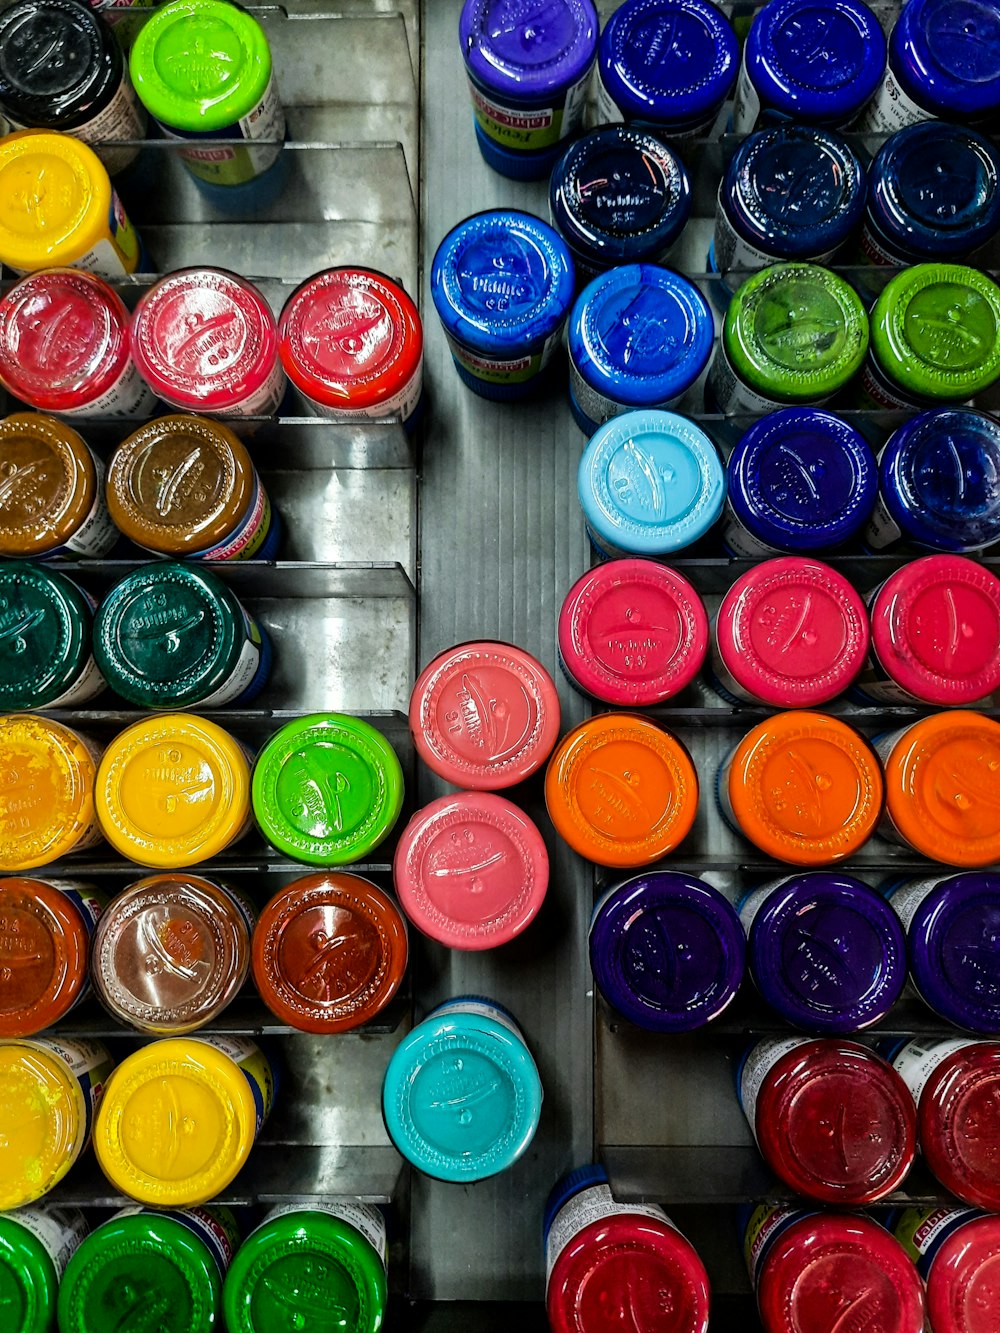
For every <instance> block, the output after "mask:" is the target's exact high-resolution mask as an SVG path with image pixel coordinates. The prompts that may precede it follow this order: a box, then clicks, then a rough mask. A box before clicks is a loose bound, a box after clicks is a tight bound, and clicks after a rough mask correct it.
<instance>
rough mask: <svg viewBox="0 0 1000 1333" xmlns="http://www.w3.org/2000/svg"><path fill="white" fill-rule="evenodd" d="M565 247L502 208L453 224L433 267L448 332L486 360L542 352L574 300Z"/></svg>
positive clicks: (540, 226)
mask: <svg viewBox="0 0 1000 1333" xmlns="http://www.w3.org/2000/svg"><path fill="white" fill-rule="evenodd" d="M573 287H574V272H573V260H572V258H571V257H570V253H569V250H568V249H567V247H566V242H565V241H564V240H563V239H562V237H561V236H560V235H559V234H558V232H556V231H554V230H553V228H552V227H550V226H548V225H547V224H546V223H544V222H542V221H541V220H540V219H539V218H536V217H532V216H531V214H529V213H520V212H517V211H516V210H514V209H507V208H500V209H494V210H492V211H490V212H485V213H476V214H474V215H473V216H472V217H471V218H466V220H465V221H464V222H460V223H459V224H458V226H457V227H453V228H452V230H451V231H450V232H449V233H448V234H447V236H446V237H445V238H444V240H443V241H442V242H441V244H440V245H439V246H438V248H437V253H436V254H435V256H434V260H433V263H432V264H431V296H432V297H433V300H434V306H435V309H436V310H437V312H438V315H439V316H440V319H441V323H442V324H443V325H444V330H445V332H446V333H447V334H448V335H449V336H450V337H452V338H454V339H455V340H456V341H457V342H459V343H461V344H462V345H463V346H465V347H468V348H470V349H471V350H472V351H474V352H480V353H482V354H483V355H486V356H492V357H501V358H502V357H504V356H509V357H511V358H514V357H517V356H519V355H523V354H524V353H525V352H526V351H527V350H529V349H532V348H536V347H539V346H540V345H541V344H542V343H544V341H545V339H546V338H548V337H549V336H550V334H552V333H554V332H555V331H556V329H558V328H559V326H560V324H561V323H562V321H563V320H564V319H565V317H566V312H567V311H568V310H569V307H570V303H571V301H572V300H573Z"/></svg>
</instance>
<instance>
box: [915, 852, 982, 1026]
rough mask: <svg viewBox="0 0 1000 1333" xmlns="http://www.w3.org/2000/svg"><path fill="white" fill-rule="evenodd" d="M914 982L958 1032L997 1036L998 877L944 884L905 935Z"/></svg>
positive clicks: (979, 876) (969, 877)
mask: <svg viewBox="0 0 1000 1333" xmlns="http://www.w3.org/2000/svg"><path fill="white" fill-rule="evenodd" d="M908 942H909V954H910V968H911V970H912V973H913V980H914V982H915V984H916V986H917V989H918V990H919V991H920V994H921V995H922V996H923V998H924V1000H925V1001H926V1002H927V1003H928V1004H929V1005H930V1007H931V1008H932V1009H933V1010H935V1011H936V1012H937V1013H939V1014H940V1015H941V1017H942V1018H945V1019H947V1020H948V1022H949V1023H955V1024H957V1025H958V1026H959V1027H963V1028H967V1029H968V1030H969V1031H971V1032H979V1033H982V1034H984V1035H996V1034H997V1033H1000V875H998V874H995V873H989V872H985V873H974V874H968V875H953V876H952V877H951V878H950V879H945V880H942V881H941V883H939V884H938V885H937V886H936V888H933V889H932V890H931V891H930V893H928V894H927V896H926V897H925V898H924V900H923V901H922V902H921V903H920V905H919V906H918V907H917V910H916V911H915V912H914V914H913V919H912V920H911V922H910V927H909V931H908Z"/></svg>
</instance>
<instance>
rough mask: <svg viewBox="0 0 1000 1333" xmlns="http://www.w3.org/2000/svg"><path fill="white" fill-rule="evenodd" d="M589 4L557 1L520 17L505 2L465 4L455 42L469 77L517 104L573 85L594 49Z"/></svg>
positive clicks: (470, 1)
mask: <svg viewBox="0 0 1000 1333" xmlns="http://www.w3.org/2000/svg"><path fill="white" fill-rule="evenodd" d="M597 26H598V25H597V14H596V12H595V10H594V6H593V5H592V4H591V2H590V0H556V3H555V4H552V5H549V6H547V7H546V8H543V9H541V10H537V9H532V10H531V11H527V10H526V11H524V12H523V13H519V12H518V11H517V9H516V8H515V9H513V10H512V9H511V8H510V6H509V5H507V4H506V0H465V4H464V5H463V6H462V14H461V18H460V19H459V24H458V40H459V45H460V47H461V50H462V58H463V59H464V61H465V68H466V71H467V72H468V74H469V77H470V78H472V79H473V80H475V82H476V83H478V84H480V85H481V86H482V87H484V88H486V89H487V90H488V91H490V92H493V93H496V94H497V95H498V96H505V97H507V98H513V99H515V100H516V101H541V102H543V104H544V99H551V98H552V97H553V96H555V95H556V94H558V93H560V92H563V91H564V90H565V89H566V88H567V87H568V86H569V85H570V84H574V83H577V82H578V81H579V80H580V79H581V78H582V77H583V76H584V74H586V73H587V71H588V69H589V68H590V65H591V62H592V61H593V59H594V52H595V51H596V49H597Z"/></svg>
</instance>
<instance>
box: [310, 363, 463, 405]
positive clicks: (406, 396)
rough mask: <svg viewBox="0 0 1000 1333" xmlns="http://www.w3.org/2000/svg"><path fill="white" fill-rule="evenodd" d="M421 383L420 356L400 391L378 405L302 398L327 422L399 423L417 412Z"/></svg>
mask: <svg viewBox="0 0 1000 1333" xmlns="http://www.w3.org/2000/svg"><path fill="white" fill-rule="evenodd" d="M453 350H454V349H453ZM423 382H424V359H423V356H422V355H421V358H420V361H419V363H418V365H417V368H416V370H415V371H414V372H413V374H412V375H411V376H410V378H409V379H408V380H407V382H406V384H404V386H403V387H402V389H400V390H399V392H398V393H394V394H393V395H392V397H391V398H383V399H382V401H381V402H380V403H374V404H373V405H372V406H371V407H333V406H331V405H330V404H329V403H320V402H318V401H317V400H316V399H315V398H310V397H309V395H308V394H304V395H303V396H304V397H305V398H306V400H307V402H308V403H309V406H310V407H311V408H312V410H313V411H314V412H315V413H316V415H317V416H318V417H323V418H325V420H327V421H359V420H373V421H378V420H380V419H381V418H383V417H399V419H400V421H403V422H406V421H409V419H410V417H412V416H413V413H414V412H415V411H416V410H417V404H418V403H419V402H420V395H421V393H422V392H423Z"/></svg>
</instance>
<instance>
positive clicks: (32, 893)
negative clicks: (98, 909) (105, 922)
mask: <svg viewBox="0 0 1000 1333" xmlns="http://www.w3.org/2000/svg"><path fill="white" fill-rule="evenodd" d="M90 928H91V923H90V922H89V921H87V920H85V919H84V917H83V915H82V914H81V913H80V911H79V910H78V909H77V907H76V905H75V903H74V902H73V899H72V898H71V897H70V896H69V895H67V894H65V893H63V892H62V891H61V889H60V887H59V885H58V884H47V883H46V882H45V881H44V880H40V879H20V878H14V877H12V878H10V879H0V1037H30V1036H31V1035H32V1034H33V1033H35V1032H41V1031H42V1030H43V1028H48V1027H51V1026H52V1025H53V1024H54V1023H56V1022H58V1020H59V1019H60V1018H62V1016H63V1015H64V1014H66V1013H68V1012H69V1010H70V1009H72V1007H73V1005H74V1004H76V1002H77V1000H78V999H79V998H80V997H81V995H83V993H84V991H85V990H86V987H87V977H88V971H89V967H88V964H89V961H90Z"/></svg>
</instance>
